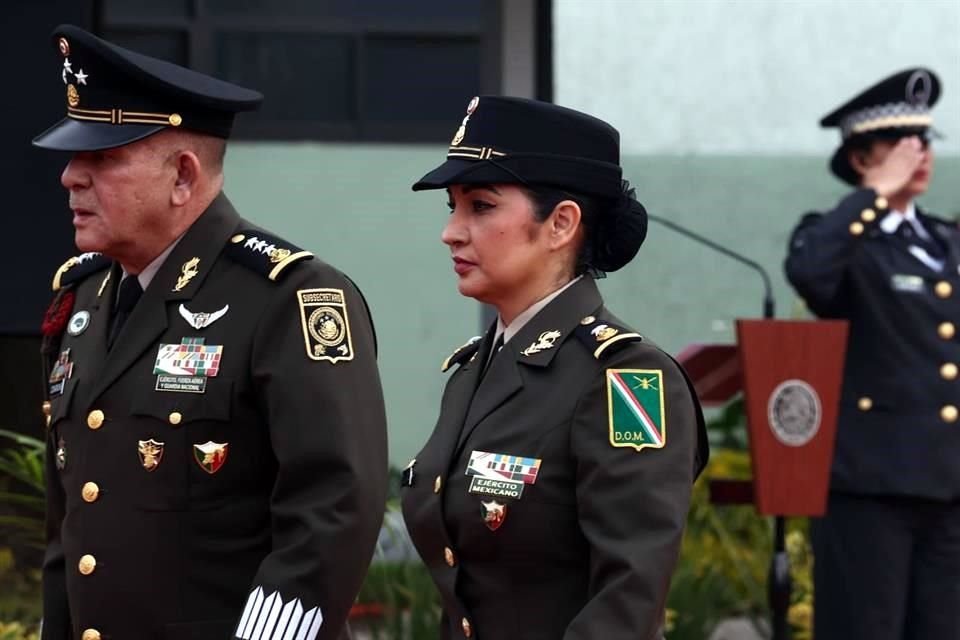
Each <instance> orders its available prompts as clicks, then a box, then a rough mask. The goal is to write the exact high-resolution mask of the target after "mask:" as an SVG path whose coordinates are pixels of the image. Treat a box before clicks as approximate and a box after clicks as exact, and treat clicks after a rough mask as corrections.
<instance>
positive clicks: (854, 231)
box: [850, 220, 863, 236]
mask: <svg viewBox="0 0 960 640" xmlns="http://www.w3.org/2000/svg"><path fill="white" fill-rule="evenodd" d="M861 233H863V223H862V222H860V221H859V220H854V221H853V222H851V223H850V234H851V235H854V236H858V235H860V234H861Z"/></svg>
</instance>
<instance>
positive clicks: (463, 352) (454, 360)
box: [440, 336, 480, 372]
mask: <svg viewBox="0 0 960 640" xmlns="http://www.w3.org/2000/svg"><path fill="white" fill-rule="evenodd" d="M479 348H480V336H473V337H472V338H470V339H469V340H467V341H466V342H465V343H463V344H462V345H460V346H459V347H457V348H456V350H454V352H453V353H451V354H450V355H449V356H447V359H446V360H444V361H443V364H442V365H440V371H443V372H446V371H447V370H448V369H449V368H450V367H452V366H453V365H455V364H460V363H462V362H463V361H464V360H465V359H466V358H467V357H468V356H471V355H473V354H474V353H476V351H477V349H479Z"/></svg>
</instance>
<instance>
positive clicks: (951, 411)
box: [940, 404, 960, 422]
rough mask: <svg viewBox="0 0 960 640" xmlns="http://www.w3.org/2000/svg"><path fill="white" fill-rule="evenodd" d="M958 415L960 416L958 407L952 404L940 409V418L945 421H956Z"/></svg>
mask: <svg viewBox="0 0 960 640" xmlns="http://www.w3.org/2000/svg"><path fill="white" fill-rule="evenodd" d="M957 416H960V411H957V408H956V407H955V406H953V405H952V404H948V405H944V407H943V408H942V409H940V419H941V420H943V421H944V422H956V421H957Z"/></svg>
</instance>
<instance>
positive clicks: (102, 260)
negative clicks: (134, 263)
mask: <svg viewBox="0 0 960 640" xmlns="http://www.w3.org/2000/svg"><path fill="white" fill-rule="evenodd" d="M112 262H113V261H112V260H111V259H110V258H108V257H106V256H105V255H103V254H102V253H81V254H80V255H78V256H73V257H72V258H70V259H69V260H67V261H66V262H64V263H63V264H62V265H60V268H59V269H57V272H56V273H55V274H53V284H52V285H51V288H52V289H53V290H54V291H59V290H60V288H61V287H64V286H66V285H68V284H72V283H74V282H79V281H80V280H83V279H84V278H86V277H87V276H89V275H90V274H91V273H96V272H97V271H100V270H101V269H105V268H107V267H109V266H110V264H111V263H112Z"/></svg>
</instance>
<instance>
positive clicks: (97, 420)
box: [87, 409, 104, 429]
mask: <svg viewBox="0 0 960 640" xmlns="http://www.w3.org/2000/svg"><path fill="white" fill-rule="evenodd" d="M103 417H104V416H103V411H100V409H94V410H93V411H91V412H90V413H89V414H87V426H88V427H90V428H91V429H99V428H100V427H102V426H103Z"/></svg>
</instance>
